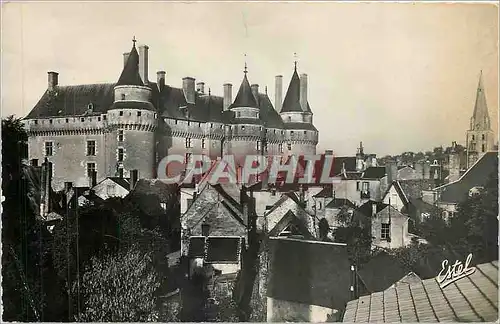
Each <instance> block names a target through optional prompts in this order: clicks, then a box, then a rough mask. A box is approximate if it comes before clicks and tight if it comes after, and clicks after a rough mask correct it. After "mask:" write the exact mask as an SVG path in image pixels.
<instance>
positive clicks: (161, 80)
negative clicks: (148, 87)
mask: <svg viewBox="0 0 500 324" xmlns="http://www.w3.org/2000/svg"><path fill="white" fill-rule="evenodd" d="M166 74H167V73H166V72H165V71H158V72H156V85H157V86H158V89H159V90H160V91H162V90H163V88H164V87H165V75H166Z"/></svg>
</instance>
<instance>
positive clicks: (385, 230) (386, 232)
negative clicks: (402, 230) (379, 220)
mask: <svg viewBox="0 0 500 324" xmlns="http://www.w3.org/2000/svg"><path fill="white" fill-rule="evenodd" d="M389 232H390V225H389V224H382V229H381V233H380V238H381V239H382V240H387V239H389Z"/></svg>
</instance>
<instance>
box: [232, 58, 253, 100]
mask: <svg viewBox="0 0 500 324" xmlns="http://www.w3.org/2000/svg"><path fill="white" fill-rule="evenodd" d="M237 107H252V108H259V106H258V105H257V101H256V100H255V96H254V95H253V93H252V88H251V87H250V83H249V82H248V78H247V69H246V64H245V76H244V77H243V81H242V82H241V85H240V90H238V94H237V95H236V99H234V102H233V104H232V105H231V107H229V108H237Z"/></svg>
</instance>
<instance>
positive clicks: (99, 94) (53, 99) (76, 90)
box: [26, 83, 115, 119]
mask: <svg viewBox="0 0 500 324" xmlns="http://www.w3.org/2000/svg"><path fill="white" fill-rule="evenodd" d="M114 86H115V84H114V83H104V84H85V85H73V86H58V87H57V89H56V90H54V91H48V90H47V91H45V93H44V94H43V96H42V98H40V100H39V101H38V103H37V104H36V105H35V107H34V108H33V109H32V110H31V111H30V113H29V114H28V116H26V119H34V118H44V117H63V116H82V115H84V114H85V113H86V112H87V111H88V106H89V104H90V103H92V105H93V114H104V113H106V112H107V111H108V109H109V107H111V105H112V104H113V101H114V92H113V88H114Z"/></svg>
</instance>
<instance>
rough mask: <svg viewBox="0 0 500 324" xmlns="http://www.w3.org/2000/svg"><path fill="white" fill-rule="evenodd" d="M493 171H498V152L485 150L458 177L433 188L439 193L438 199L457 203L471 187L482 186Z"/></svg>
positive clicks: (465, 197)
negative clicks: (485, 151) (484, 152)
mask: <svg viewBox="0 0 500 324" xmlns="http://www.w3.org/2000/svg"><path fill="white" fill-rule="evenodd" d="M493 172H498V152H487V153H486V154H484V155H483V156H482V157H481V158H480V159H479V160H478V161H477V162H476V163H475V164H474V165H473V166H472V167H471V168H470V169H469V170H467V172H466V173H464V174H463V175H462V176H461V177H460V179H458V180H457V181H455V182H451V183H448V184H446V185H444V186H441V187H438V188H435V189H434V190H436V191H438V192H440V193H441V194H440V201H443V202H448V203H459V202H461V201H464V200H465V199H467V197H468V195H469V190H470V189H471V188H473V187H475V186H482V187H484V186H485V185H486V184H487V182H488V180H489V179H490V178H491V175H492V173H493Z"/></svg>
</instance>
